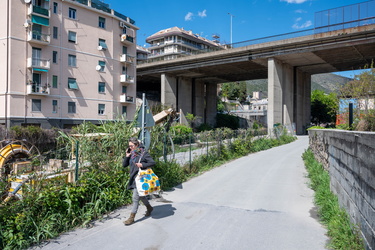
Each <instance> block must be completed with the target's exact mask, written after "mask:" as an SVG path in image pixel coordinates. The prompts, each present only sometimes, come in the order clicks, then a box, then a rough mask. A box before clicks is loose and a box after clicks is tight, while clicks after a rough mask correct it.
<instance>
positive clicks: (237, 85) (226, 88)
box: [221, 82, 247, 102]
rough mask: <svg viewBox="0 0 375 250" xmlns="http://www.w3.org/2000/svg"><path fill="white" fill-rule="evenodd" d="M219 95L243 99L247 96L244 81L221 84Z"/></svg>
mask: <svg viewBox="0 0 375 250" xmlns="http://www.w3.org/2000/svg"><path fill="white" fill-rule="evenodd" d="M221 96H222V97H226V98H228V99H230V100H238V101H240V102H242V101H245V100H246V97H247V92H246V82H229V83H223V84H222V85H221Z"/></svg>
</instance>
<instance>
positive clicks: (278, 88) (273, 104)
mask: <svg viewBox="0 0 375 250" xmlns="http://www.w3.org/2000/svg"><path fill="white" fill-rule="evenodd" d="M281 80H282V63H281V62H280V61H277V60H276V59H274V58H269V59H268V111H267V127H268V133H270V132H271V131H272V129H273V125H274V124H276V123H280V124H282V122H283V115H282V113H283V105H282V103H283V93H282V85H281Z"/></svg>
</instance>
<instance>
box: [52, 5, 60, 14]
mask: <svg viewBox="0 0 375 250" xmlns="http://www.w3.org/2000/svg"><path fill="white" fill-rule="evenodd" d="M58 6H59V5H58V4H57V3H56V2H54V3H53V13H54V14H57V8H58Z"/></svg>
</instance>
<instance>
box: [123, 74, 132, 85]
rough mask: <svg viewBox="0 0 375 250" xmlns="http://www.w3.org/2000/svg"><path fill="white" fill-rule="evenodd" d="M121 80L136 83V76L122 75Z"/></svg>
mask: <svg viewBox="0 0 375 250" xmlns="http://www.w3.org/2000/svg"><path fill="white" fill-rule="evenodd" d="M120 82H121V83H134V76H129V75H121V76H120Z"/></svg>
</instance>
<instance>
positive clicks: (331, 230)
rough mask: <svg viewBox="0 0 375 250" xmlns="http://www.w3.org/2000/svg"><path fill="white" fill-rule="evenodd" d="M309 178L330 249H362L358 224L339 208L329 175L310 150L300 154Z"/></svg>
mask: <svg viewBox="0 0 375 250" xmlns="http://www.w3.org/2000/svg"><path fill="white" fill-rule="evenodd" d="M302 158H303V160H304V162H305V166H306V169H307V172H308V176H309V178H310V180H311V182H310V185H311V188H312V189H313V190H314V191H315V198H314V202H315V204H316V205H317V207H318V215H319V217H320V219H321V220H322V223H323V224H324V225H325V226H326V227H327V230H328V236H329V237H330V242H329V244H328V247H329V248H332V249H351V250H356V249H358V250H359V249H364V244H363V241H362V238H361V236H360V233H359V229H358V226H356V225H353V224H352V223H351V222H350V219H349V215H348V214H347V212H346V211H345V210H344V209H342V208H340V206H339V202H338V199H337V196H336V195H335V194H333V193H332V192H331V190H330V177H329V174H328V172H327V171H326V170H324V168H323V167H322V165H321V164H320V163H319V162H317V161H316V159H315V157H314V154H313V153H312V151H311V150H306V151H305V153H304V154H303V156H302Z"/></svg>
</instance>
